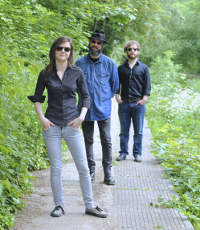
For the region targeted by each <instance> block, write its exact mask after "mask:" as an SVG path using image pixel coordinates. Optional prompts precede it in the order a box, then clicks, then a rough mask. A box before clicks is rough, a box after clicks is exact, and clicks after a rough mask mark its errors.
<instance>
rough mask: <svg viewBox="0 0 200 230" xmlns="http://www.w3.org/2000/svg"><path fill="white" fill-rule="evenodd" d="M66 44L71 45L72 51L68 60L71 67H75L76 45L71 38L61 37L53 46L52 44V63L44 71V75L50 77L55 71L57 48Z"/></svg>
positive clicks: (50, 57) (50, 52)
mask: <svg viewBox="0 0 200 230" xmlns="http://www.w3.org/2000/svg"><path fill="white" fill-rule="evenodd" d="M64 42H69V43H70V46H71V47H70V48H71V50H70V55H69V58H68V64H69V66H72V65H74V63H75V58H74V44H73V42H72V39H71V38H70V37H67V36H62V37H59V38H57V39H56V40H55V41H54V42H53V44H52V46H51V49H50V51H49V59H50V63H49V64H48V65H47V66H46V67H45V69H44V74H45V76H46V75H48V74H50V73H51V71H52V70H53V68H54V66H55V64H56V62H55V52H56V48H57V47H58V46H59V45H60V44H62V43H64Z"/></svg>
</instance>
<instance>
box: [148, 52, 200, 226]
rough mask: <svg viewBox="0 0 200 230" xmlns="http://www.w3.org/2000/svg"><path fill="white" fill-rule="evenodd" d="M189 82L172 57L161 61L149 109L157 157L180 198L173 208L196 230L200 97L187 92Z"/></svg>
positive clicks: (199, 191)
mask: <svg viewBox="0 0 200 230" xmlns="http://www.w3.org/2000/svg"><path fill="white" fill-rule="evenodd" d="M183 78H185V76H184V75H183V74H181V73H180V66H177V65H175V66H174V64H173V63H172V61H171V55H169V52H168V53H166V55H165V58H163V59H161V58H157V59H156V60H155V62H154V64H153V66H152V68H151V79H152V82H153V84H152V86H153V87H152V94H151V97H150V99H149V104H148V106H147V113H146V115H147V119H148V124H149V127H150V129H151V132H152V135H153V140H154V143H153V147H154V148H155V151H153V152H154V154H155V156H156V157H158V158H160V159H162V161H163V163H162V165H164V166H165V168H166V174H167V175H168V176H169V178H170V179H171V180H172V182H173V185H174V187H175V188H176V191H177V192H178V194H179V196H178V197H176V196H173V198H172V202H173V205H174V206H175V207H176V208H177V209H179V210H180V211H182V212H183V213H184V214H185V215H187V216H188V217H189V219H190V220H191V221H192V223H193V225H194V226H195V228H196V229H199V227H200V224H199V220H200V211H199V210H200V209H199V207H200V198H199V197H200V146H199V143H200V120H199V117H200V94H198V93H194V91H192V90H191V89H187V88H184V87H183V86H182V85H181V84H180V83H179V82H181V80H182V79H183Z"/></svg>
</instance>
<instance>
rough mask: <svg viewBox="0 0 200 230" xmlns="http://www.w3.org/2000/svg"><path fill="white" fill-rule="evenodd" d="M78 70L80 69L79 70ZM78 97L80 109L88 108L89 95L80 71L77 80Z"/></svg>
mask: <svg viewBox="0 0 200 230" xmlns="http://www.w3.org/2000/svg"><path fill="white" fill-rule="evenodd" d="M79 69H80V68H79ZM77 85H78V90H79V96H81V101H82V107H86V108H88V109H89V108H90V95H89V93H88V86H87V83H86V80H85V76H84V73H83V71H82V69H80V76H79V77H78V79H77Z"/></svg>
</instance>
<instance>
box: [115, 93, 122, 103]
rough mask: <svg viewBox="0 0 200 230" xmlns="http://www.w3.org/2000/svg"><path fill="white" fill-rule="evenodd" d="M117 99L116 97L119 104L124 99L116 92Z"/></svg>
mask: <svg viewBox="0 0 200 230" xmlns="http://www.w3.org/2000/svg"><path fill="white" fill-rule="evenodd" d="M115 99H116V101H117V103H118V104H121V103H122V100H121V98H120V96H119V94H115Z"/></svg>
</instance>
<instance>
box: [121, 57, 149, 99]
mask: <svg viewBox="0 0 200 230" xmlns="http://www.w3.org/2000/svg"><path fill="white" fill-rule="evenodd" d="M118 75H119V83H120V86H121V97H123V98H127V99H128V98H133V99H136V98H143V96H144V95H148V96H149V95H150V91H151V82H150V74H149V68H148V67H147V66H146V65H145V64H144V63H142V62H140V61H139V60H137V62H136V64H135V66H134V67H133V69H131V68H130V66H129V64H128V61H125V62H124V63H123V64H122V65H120V66H119V67H118ZM117 93H118V94H120V89H119V90H118V92H117Z"/></svg>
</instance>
